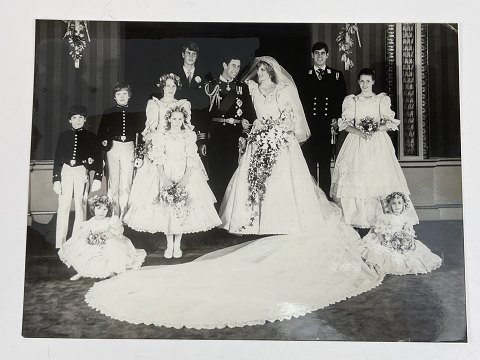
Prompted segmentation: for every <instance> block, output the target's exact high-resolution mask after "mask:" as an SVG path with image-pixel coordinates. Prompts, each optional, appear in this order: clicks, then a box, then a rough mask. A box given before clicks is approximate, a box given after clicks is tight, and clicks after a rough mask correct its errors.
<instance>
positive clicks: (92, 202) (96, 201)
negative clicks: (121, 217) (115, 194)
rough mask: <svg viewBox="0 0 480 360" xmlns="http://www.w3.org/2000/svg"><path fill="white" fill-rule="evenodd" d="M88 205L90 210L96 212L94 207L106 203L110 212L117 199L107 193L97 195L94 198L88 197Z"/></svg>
mask: <svg viewBox="0 0 480 360" xmlns="http://www.w3.org/2000/svg"><path fill="white" fill-rule="evenodd" d="M88 205H89V206H90V211H91V212H92V213H93V212H94V209H95V208H96V207H97V206H100V205H105V206H106V207H107V209H108V212H109V213H111V212H112V210H113V206H114V205H115V201H113V200H112V199H110V198H109V197H108V196H107V195H102V196H98V195H95V196H94V197H93V198H90V199H88Z"/></svg>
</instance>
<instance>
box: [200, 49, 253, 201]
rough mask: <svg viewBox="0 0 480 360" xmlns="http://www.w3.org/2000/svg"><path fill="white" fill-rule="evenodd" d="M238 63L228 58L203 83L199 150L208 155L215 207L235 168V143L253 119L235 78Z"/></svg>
mask: <svg viewBox="0 0 480 360" xmlns="http://www.w3.org/2000/svg"><path fill="white" fill-rule="evenodd" d="M240 67H241V62H240V59H238V58H236V57H231V58H228V59H226V61H225V62H224V63H223V72H222V74H221V75H220V76H219V77H218V79H214V80H211V81H209V82H207V83H206V84H205V93H206V94H207V96H208V98H209V100H210V104H209V106H208V115H209V116H208V120H207V122H206V128H205V130H206V132H208V139H207V143H206V144H204V145H200V147H199V150H200V154H201V155H203V156H205V155H206V156H207V158H208V168H209V179H210V187H211V188H212V191H213V193H214V194H215V197H216V199H217V204H216V206H217V208H218V207H219V206H220V204H221V202H222V199H223V195H224V194H225V190H226V189H227V185H228V182H229V181H230V179H231V177H232V175H233V173H234V172H235V170H236V169H237V166H238V157H239V145H241V146H242V147H243V146H244V145H245V138H246V135H247V133H248V130H249V128H250V126H251V124H252V123H253V121H254V120H255V110H254V108H253V104H252V99H251V97H250V94H249V92H248V87H247V85H245V84H243V83H241V82H240V81H238V80H236V79H235V78H236V77H237V75H238V72H239V71H240Z"/></svg>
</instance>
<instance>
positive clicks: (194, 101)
mask: <svg viewBox="0 0 480 360" xmlns="http://www.w3.org/2000/svg"><path fill="white" fill-rule="evenodd" d="M199 55H200V48H199V46H198V44H197V43H195V42H193V41H191V42H189V43H186V44H185V45H183V47H182V59H183V62H182V66H181V67H178V68H176V69H174V70H173V71H172V72H173V73H174V74H175V75H178V76H179V77H180V82H181V84H182V86H181V87H180V88H178V89H177V92H176V94H175V97H176V98H177V99H187V100H188V101H190V104H191V105H192V125H193V126H194V127H195V129H194V130H195V132H196V134H197V144H198V145H201V144H205V143H206V133H205V127H206V126H205V121H206V120H205V117H206V114H205V109H206V108H207V106H208V98H207V97H206V96H205V91H204V88H205V83H206V80H205V76H204V75H202V74H201V73H200V71H199V69H198V67H197V66H196V62H197V60H198V57H199ZM202 160H205V157H202Z"/></svg>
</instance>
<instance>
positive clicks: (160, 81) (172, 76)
mask: <svg viewBox="0 0 480 360" xmlns="http://www.w3.org/2000/svg"><path fill="white" fill-rule="evenodd" d="M168 79H171V80H173V81H174V82H175V85H177V87H181V86H182V82H181V81H180V77H179V76H178V75H175V74H174V73H169V74H165V75H162V76H160V79H158V82H157V86H158V87H159V88H162V87H164V86H165V83H166V82H167V80H168Z"/></svg>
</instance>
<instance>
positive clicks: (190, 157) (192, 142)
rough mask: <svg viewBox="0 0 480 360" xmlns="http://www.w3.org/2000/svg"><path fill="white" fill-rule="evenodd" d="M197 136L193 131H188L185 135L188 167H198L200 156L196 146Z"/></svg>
mask: <svg viewBox="0 0 480 360" xmlns="http://www.w3.org/2000/svg"><path fill="white" fill-rule="evenodd" d="M196 141H197V136H196V135H195V133H194V132H193V131H187V133H186V134H185V153H186V158H187V167H196V166H198V164H199V162H201V160H200V156H199V155H198V147H197V144H196Z"/></svg>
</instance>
